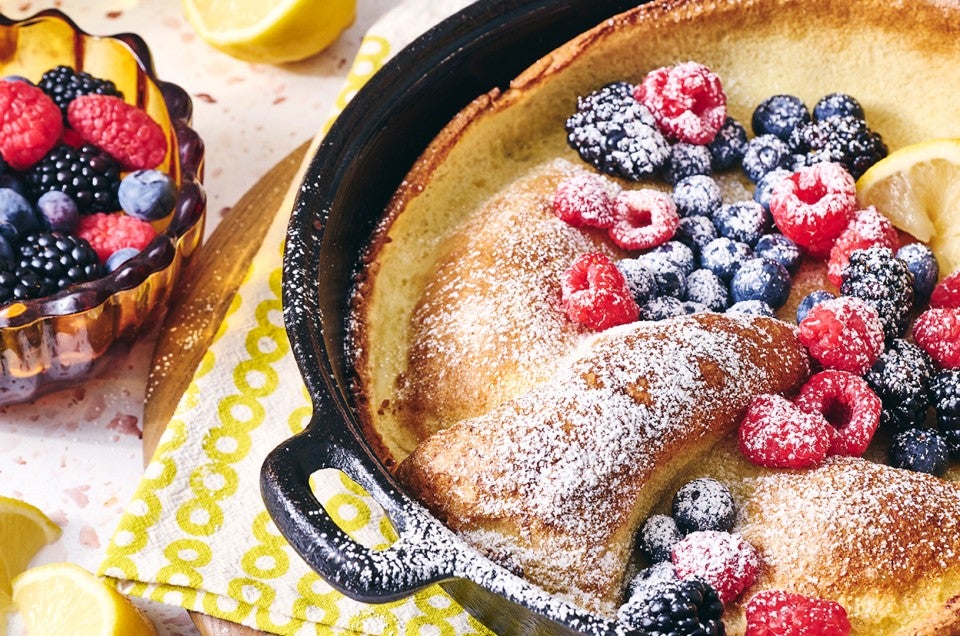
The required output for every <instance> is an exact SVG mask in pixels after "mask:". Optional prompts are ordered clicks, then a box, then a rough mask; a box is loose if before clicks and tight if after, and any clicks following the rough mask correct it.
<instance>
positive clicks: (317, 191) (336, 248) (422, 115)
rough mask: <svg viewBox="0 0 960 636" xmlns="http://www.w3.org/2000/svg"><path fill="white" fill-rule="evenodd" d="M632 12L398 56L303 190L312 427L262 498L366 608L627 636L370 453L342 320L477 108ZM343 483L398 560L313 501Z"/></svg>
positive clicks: (427, 41)
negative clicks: (358, 276)
mask: <svg viewBox="0 0 960 636" xmlns="http://www.w3.org/2000/svg"><path fill="white" fill-rule="evenodd" d="M636 4H637V2H636V1H635V0H634V1H633V2H629V1H626V0H521V1H518V0H487V1H482V2H478V3H475V4H473V5H471V6H470V7H468V8H467V9H464V10H463V11H461V12H460V13H457V14H456V15H454V16H452V17H450V18H449V19H447V20H445V21H444V22H442V23H441V24H439V25H438V26H436V27H435V28H433V29H431V30H430V31H428V32H427V33H426V34H424V35H423V36H421V37H420V38H418V39H417V40H416V41H414V42H413V43H412V44H411V45H410V46H408V47H407V48H406V49H404V50H403V51H401V52H400V53H398V54H397V56H396V57H395V58H393V59H392V60H391V61H390V62H388V63H387V64H386V66H385V67H384V68H383V69H382V70H381V71H380V72H379V73H377V74H376V75H375V76H374V77H373V78H371V79H370V81H369V82H368V83H367V85H366V86H365V87H364V88H363V89H362V90H361V91H360V92H359V93H358V94H357V95H356V96H355V97H354V98H353V100H352V101H351V102H350V104H349V106H348V107H347V108H346V110H345V111H344V112H343V114H342V115H340V117H339V118H338V120H337V122H336V124H335V125H334V126H333V127H332V129H331V130H330V132H329V133H328V134H327V135H326V137H325V139H324V141H323V143H322V144H321V145H320V148H319V150H318V151H317V154H316V155H315V156H314V157H313V159H312V161H311V163H310V165H309V167H308V170H307V173H306V175H305V177H304V180H303V183H302V184H301V189H300V192H299V195H298V197H297V201H296V204H295V206H294V211H293V215H292V217H291V219H290V223H289V226H288V229H287V237H286V241H287V242H286V254H285V257H284V266H283V275H284V278H283V305H284V320H285V323H286V329H287V334H288V335H289V338H290V342H291V345H292V347H293V352H294V355H295V357H296V359H297V362H298V364H299V365H300V370H301V373H302V374H303V377H304V380H305V382H306V385H307V388H308V390H309V392H310V396H311V399H312V401H313V409H314V412H313V418H312V420H311V422H310V424H309V426H308V427H307V429H306V430H305V431H304V432H303V433H302V434H300V435H297V436H296V437H293V438H291V439H289V440H287V441H286V442H284V443H283V444H281V445H280V446H278V447H277V448H276V449H274V450H273V451H272V452H271V453H270V455H269V456H268V457H267V459H266V460H265V462H264V465H263V471H262V475H261V490H262V493H263V497H264V501H265V502H266V506H267V509H268V510H269V512H270V514H271V516H272V517H273V519H274V521H275V522H276V525H277V527H278V528H279V529H280V531H281V532H282V533H283V535H284V536H285V537H286V538H287V540H288V541H289V542H290V544H291V545H292V546H293V548H294V549H295V550H296V551H297V552H298V553H300V555H301V556H302V557H303V558H304V559H305V560H306V562H307V563H308V564H309V565H310V566H311V567H312V568H313V569H315V570H316V571H317V572H318V573H320V574H321V575H322V576H323V577H324V579H326V580H327V581H328V582H329V583H330V584H331V585H332V586H334V587H335V588H337V589H338V590H340V591H341V592H343V593H344V594H346V595H347V596H350V597H352V598H354V599H357V600H360V601H363V602H368V603H377V602H387V601H392V600H396V599H398V598H401V597H404V596H407V595H409V594H411V593H412V592H414V591H416V590H418V589H420V588H422V587H424V586H427V585H430V584H432V583H436V582H440V583H441V584H442V585H443V586H444V588H446V589H447V591H449V592H450V593H451V594H452V595H453V596H454V597H455V598H456V599H457V600H458V601H459V602H460V603H461V604H462V605H463V606H464V607H465V608H466V609H467V610H468V611H469V612H471V613H472V614H473V615H474V616H476V617H477V618H478V619H479V620H480V621H481V622H483V623H484V624H485V625H487V626H489V627H490V628H491V629H493V630H494V631H495V632H497V633H498V634H576V633H584V634H616V633H620V631H621V628H619V627H618V626H617V625H616V624H615V623H613V622H611V621H607V620H603V619H600V618H597V617H595V616H592V615H590V614H587V613H585V612H584V611H582V610H579V609H577V608H574V607H573V606H571V605H568V604H565V603H562V602H560V601H558V600H557V599H555V598H553V597H552V596H550V595H548V594H546V593H545V592H543V591H542V590H540V589H539V588H537V587H535V586H532V585H529V584H527V583H525V582H524V581H522V580H521V579H519V578H517V577H516V576H514V575H512V574H510V573H509V572H507V571H506V570H504V569H502V568H500V567H498V566H496V565H495V564H494V563H492V562H491V561H489V560H487V559H485V558H484V557H482V556H481V555H480V554H479V553H478V552H476V551H475V550H474V549H472V548H471V547H469V546H468V545H466V544H465V543H463V542H462V541H460V540H459V539H457V538H456V537H455V536H454V535H453V533H451V532H450V531H449V530H448V529H447V528H446V527H445V526H443V525H442V524H441V523H440V522H439V521H438V520H436V519H435V518H434V517H432V516H430V515H429V513H427V512H426V511H425V510H424V509H423V508H422V507H421V506H420V505H419V504H417V503H416V502H414V501H413V500H411V498H410V497H408V496H407V495H406V494H405V493H404V492H403V490H402V489H401V488H400V487H399V485H398V484H397V482H396V481H395V480H394V479H393V478H392V477H391V475H390V474H389V472H388V471H387V470H386V469H385V468H384V467H383V465H382V464H381V463H380V462H379V460H378V459H377V458H376V457H375V455H374V454H373V453H372V452H371V450H370V447H369V446H368V444H367V443H366V441H365V440H364V438H363V436H362V434H361V432H360V427H359V425H358V422H357V419H356V416H355V413H354V411H353V408H352V400H351V398H350V395H349V391H348V388H347V387H348V382H349V376H348V369H347V365H348V363H347V361H346V359H345V355H344V335H345V317H346V312H347V299H348V294H349V291H350V288H351V285H352V274H353V273H354V272H355V271H356V269H357V268H358V267H359V266H360V265H361V263H360V258H361V253H362V251H363V248H364V247H365V245H366V244H367V243H368V241H369V239H370V237H371V234H372V231H373V228H374V226H375V224H376V223H377V221H378V220H379V219H380V217H381V215H382V213H383V210H384V209H385V207H386V205H387V202H388V200H389V198H390V196H391V195H392V194H393V192H394V190H396V188H397V187H398V185H399V184H400V182H401V180H402V179H403V177H404V175H405V174H406V173H407V171H408V170H409V169H410V167H411V166H412V164H413V163H414V161H415V160H416V158H417V157H418V156H419V154H420V153H421V152H422V151H423V150H424V149H425V148H426V146H427V144H428V143H429V142H430V140H431V139H432V138H433V137H434V136H435V135H436V134H437V133H438V132H439V130H440V129H441V128H442V127H443V126H444V125H445V124H446V123H447V122H448V121H449V120H450V119H451V118H452V117H453V116H454V115H455V114H456V113H457V112H458V111H459V110H460V109H461V108H463V107H464V106H465V105H466V104H468V103H469V102H470V101H471V100H472V99H473V98H474V97H476V96H478V95H481V94H483V93H485V92H487V91H488V90H490V89H491V88H493V87H495V86H498V87H500V88H505V87H506V86H507V84H508V83H509V81H510V80H511V79H512V78H514V77H516V76H517V75H518V74H519V73H520V72H521V71H522V70H523V69H524V68H526V67H527V66H529V65H530V64H532V63H533V62H535V61H536V60H537V59H539V58H540V57H541V56H543V55H544V54H546V53H548V52H549V51H551V50H552V49H554V48H555V47H557V46H558V45H560V44H562V43H563V42H565V41H567V40H569V39H570V38H572V37H574V36H575V35H577V34H578V33H580V32H582V31H585V30H587V29H589V28H590V27H592V26H593V25H595V24H598V23H599V22H601V21H603V20H604V19H605V18H608V17H610V16H612V15H614V14H616V13H619V12H621V11H624V10H626V9H629V8H631V7H633V6H636ZM321 468H335V469H339V470H342V471H343V472H345V473H346V474H347V475H349V476H350V477H351V478H352V479H354V480H355V481H357V482H358V483H359V484H360V485H362V486H363V487H364V488H365V489H366V490H367V491H368V492H369V493H370V494H371V495H372V496H373V497H374V498H375V499H376V500H377V501H378V502H379V503H380V505H382V506H383V508H384V510H385V511H386V513H387V514H388V515H389V517H390V520H391V521H392V522H393V524H394V526H395V527H396V528H397V531H398V532H399V534H400V537H401V538H400V540H399V541H397V542H396V543H395V544H394V545H393V546H392V547H390V548H389V549H387V550H384V551H379V552H374V551H370V550H367V549H366V548H364V547H362V546H360V545H359V544H357V543H355V542H353V541H352V540H351V539H350V538H349V537H347V535H346V534H345V533H344V532H343V531H342V530H340V529H339V528H338V527H337V526H336V524H334V523H333V522H332V520H331V519H330V517H329V516H328V515H327V513H326V511H324V509H323V508H322V506H320V504H319V503H318V502H317V500H316V499H315V498H314V496H313V495H312V493H311V491H310V488H309V485H308V477H309V475H310V474H311V473H313V472H314V471H316V470H318V469H321Z"/></svg>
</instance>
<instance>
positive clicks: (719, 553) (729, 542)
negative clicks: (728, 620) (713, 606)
mask: <svg viewBox="0 0 960 636" xmlns="http://www.w3.org/2000/svg"><path fill="white" fill-rule="evenodd" d="M671 560H672V561H673V566H674V568H676V570H677V577H679V578H680V579H681V580H687V579H699V580H701V581H703V582H704V583H706V584H707V585H709V586H710V587H712V588H713V589H715V590H716V591H717V594H718V595H719V596H720V600H721V601H723V602H724V603H725V604H726V603H729V602H731V601H733V600H734V599H736V598H737V597H738V596H740V594H741V593H742V592H743V591H744V590H745V589H747V588H748V587H750V585H751V584H752V583H753V581H754V580H755V579H756V578H757V572H758V571H759V570H760V555H759V553H758V552H757V549H756V548H754V547H753V546H752V545H750V544H749V543H748V542H747V541H746V539H744V538H743V537H742V536H740V535H739V534H736V533H730V532H719V531H717V530H704V531H698V532H691V533H690V534H688V535H687V536H685V537H684V538H683V540H681V541H680V543H678V544H677V545H675V546H674V548H673V553H672V555H671Z"/></svg>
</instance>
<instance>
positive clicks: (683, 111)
mask: <svg viewBox="0 0 960 636" xmlns="http://www.w3.org/2000/svg"><path fill="white" fill-rule="evenodd" d="M633 94H634V96H635V97H636V98H637V99H638V100H639V101H640V102H641V103H642V104H643V105H644V106H646V107H647V108H648V109H649V110H650V112H651V113H653V116H654V118H655V119H656V120H657V124H659V126H660V129H661V130H663V131H664V132H665V133H666V134H667V135H668V136H671V137H673V138H675V139H678V140H680V141H686V142H689V143H692V144H708V143H710V142H711V141H713V138H714V137H716V136H717V132H718V131H719V130H720V128H721V127H722V126H723V123H724V121H725V120H726V118H727V96H726V94H725V93H724V92H723V86H722V85H721V83H720V78H719V77H717V76H716V75H715V74H714V73H713V72H711V71H710V69H708V68H707V67H706V66H703V65H702V64H698V63H696V62H684V63H683V64H677V65H676V66H665V67H662V68H658V69H656V70H655V71H651V72H650V73H648V74H647V76H646V77H645V78H643V82H641V83H640V84H639V85H638V86H637V87H636V88H635V89H634V93H633Z"/></svg>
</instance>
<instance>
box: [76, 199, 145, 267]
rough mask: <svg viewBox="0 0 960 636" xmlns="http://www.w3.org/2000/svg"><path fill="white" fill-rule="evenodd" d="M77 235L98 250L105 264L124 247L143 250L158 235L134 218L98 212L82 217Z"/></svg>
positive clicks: (143, 222)
mask: <svg viewBox="0 0 960 636" xmlns="http://www.w3.org/2000/svg"><path fill="white" fill-rule="evenodd" d="M76 235H77V236H79V237H81V238H83V239H86V240H87V242H89V243H90V245H92V246H93V249H94V250H96V252H97V256H98V257H99V258H100V262H101V263H105V262H106V261H107V259H108V258H110V255H111V254H113V253H114V252H116V251H117V250H119V249H122V248H124V247H133V248H135V249H137V250H138V251H139V250H142V249H143V248H144V247H146V246H147V244H148V243H149V242H150V241H152V240H153V237H155V236H156V235H157V233H156V231H155V230H154V229H153V226H152V225H150V224H149V223H147V222H146V221H141V220H140V219H135V218H133V217H132V216H127V215H126V214H107V213H105V212H97V213H96V214H88V215H85V216H81V217H80V222H79V223H78V224H77V231H76Z"/></svg>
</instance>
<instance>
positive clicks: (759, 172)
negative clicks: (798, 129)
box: [740, 135, 798, 183]
mask: <svg viewBox="0 0 960 636" xmlns="http://www.w3.org/2000/svg"><path fill="white" fill-rule="evenodd" d="M797 161H798V160H797V157H796V154H795V153H794V152H793V151H792V150H791V149H790V147H789V146H788V145H787V142H785V141H783V140H782V139H780V138H779V137H777V136H775V135H760V136H759V137H754V138H753V139H751V140H750V141H749V142H747V148H746V150H744V151H743V158H742V159H741V160H740V166H741V167H742V168H743V173H744V174H745V175H747V178H748V179H750V180H751V181H753V182H754V183H757V182H759V181H760V179H762V178H763V177H764V176H765V175H766V174H768V173H770V172H773V171H774V170H777V169H778V168H782V169H784V170H793V169H794V167H796V164H797Z"/></svg>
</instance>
